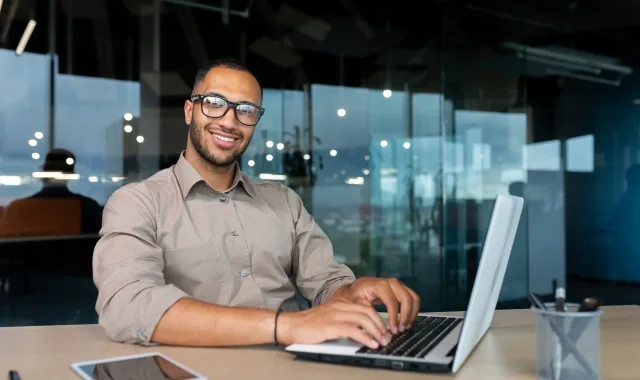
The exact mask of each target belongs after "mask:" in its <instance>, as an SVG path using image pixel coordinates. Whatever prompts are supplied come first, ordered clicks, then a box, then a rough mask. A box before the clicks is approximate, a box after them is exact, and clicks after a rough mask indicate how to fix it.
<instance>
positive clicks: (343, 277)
mask: <svg viewBox="0 0 640 380" xmlns="http://www.w3.org/2000/svg"><path fill="white" fill-rule="evenodd" d="M285 191H286V195H287V201H288V203H289V207H290V209H291V214H292V216H293V223H294V227H295V235H296V242H295V246H294V252H293V260H292V278H293V279H294V281H295V282H296V286H297V287H298V290H299V291H300V293H301V294H302V295H303V296H304V297H305V298H307V299H309V300H311V302H312V303H313V306H317V305H319V304H322V303H324V302H327V301H329V300H331V298H332V297H333V294H334V293H335V292H336V290H338V289H339V288H341V287H343V286H346V285H349V284H351V283H352V282H353V281H355V276H354V274H353V272H352V271H351V269H349V267H347V266H346V265H344V264H340V263H338V262H337V261H336V259H335V257H334V253H333V245H332V244H331V241H330V240H329V237H328V236H327V235H326V234H325V233H324V231H322V229H321V228H320V226H319V225H318V224H317V223H316V222H315V220H314V218H313V217H312V216H311V214H309V212H308V211H307V210H306V208H305V207H304V205H303V203H302V199H301V198H300V196H299V195H298V194H297V193H296V192H294V191H293V190H291V189H290V188H285Z"/></svg>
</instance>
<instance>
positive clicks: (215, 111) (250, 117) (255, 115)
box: [189, 94, 264, 126]
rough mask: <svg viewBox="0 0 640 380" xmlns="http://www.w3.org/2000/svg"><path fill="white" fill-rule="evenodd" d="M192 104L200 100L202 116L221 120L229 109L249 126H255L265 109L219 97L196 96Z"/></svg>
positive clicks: (193, 96) (192, 99) (191, 98)
mask: <svg viewBox="0 0 640 380" xmlns="http://www.w3.org/2000/svg"><path fill="white" fill-rule="evenodd" d="M189 99H190V100H191V101H192V102H196V101H198V100H200V104H201V107H200V109H201V110H202V114H203V115H204V116H206V117H210V118H216V119H217V118H220V117H223V116H224V115H226V114H227V112H228V111H229V108H233V109H234V110H235V114H236V119H237V120H238V121H239V122H240V123H242V124H244V125H247V126H255V125H256V124H258V121H260V117H262V115H264V108H261V107H258V106H256V105H254V104H248V103H235V102H231V101H229V100H227V99H225V98H223V97H221V96H218V95H207V94H195V95H192V96H191V97H190V98H189Z"/></svg>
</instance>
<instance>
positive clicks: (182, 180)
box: [173, 151, 255, 199]
mask: <svg viewBox="0 0 640 380" xmlns="http://www.w3.org/2000/svg"><path fill="white" fill-rule="evenodd" d="M234 171H235V175H234V178H233V184H232V185H231V188H230V189H229V191H231V190H233V189H235V188H236V186H238V184H242V187H243V188H244V190H245V191H246V192H247V194H249V196H251V197H252V198H255V189H254V187H253V183H252V182H251V180H250V179H249V178H248V177H247V176H245V174H244V173H242V170H240V165H239V164H238V163H237V162H236V164H235V169H234ZM173 172H174V173H175V176H176V179H177V180H178V185H180V191H181V192H182V198H183V199H185V198H186V197H187V195H189V192H190V191H191V189H192V188H193V186H195V185H196V184H197V183H198V182H205V180H204V178H202V176H201V175H200V173H198V171H196V169H195V168H194V167H193V166H192V165H191V164H190V163H189V161H187V159H186V158H184V151H183V152H181V153H180V158H178V162H177V163H176V164H175V165H174V169H173Z"/></svg>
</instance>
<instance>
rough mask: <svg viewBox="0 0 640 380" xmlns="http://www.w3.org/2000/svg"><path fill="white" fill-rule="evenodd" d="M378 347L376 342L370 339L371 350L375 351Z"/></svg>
mask: <svg viewBox="0 0 640 380" xmlns="http://www.w3.org/2000/svg"><path fill="white" fill-rule="evenodd" d="M378 347H380V344H378V342H376V340H375V339H371V348H373V349H374V350H375V349H377V348H378Z"/></svg>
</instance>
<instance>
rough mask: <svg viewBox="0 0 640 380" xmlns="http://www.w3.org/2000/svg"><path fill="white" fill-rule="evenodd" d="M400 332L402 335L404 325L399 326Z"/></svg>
mask: <svg viewBox="0 0 640 380" xmlns="http://www.w3.org/2000/svg"><path fill="white" fill-rule="evenodd" d="M400 332H401V333H403V332H404V325H400Z"/></svg>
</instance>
